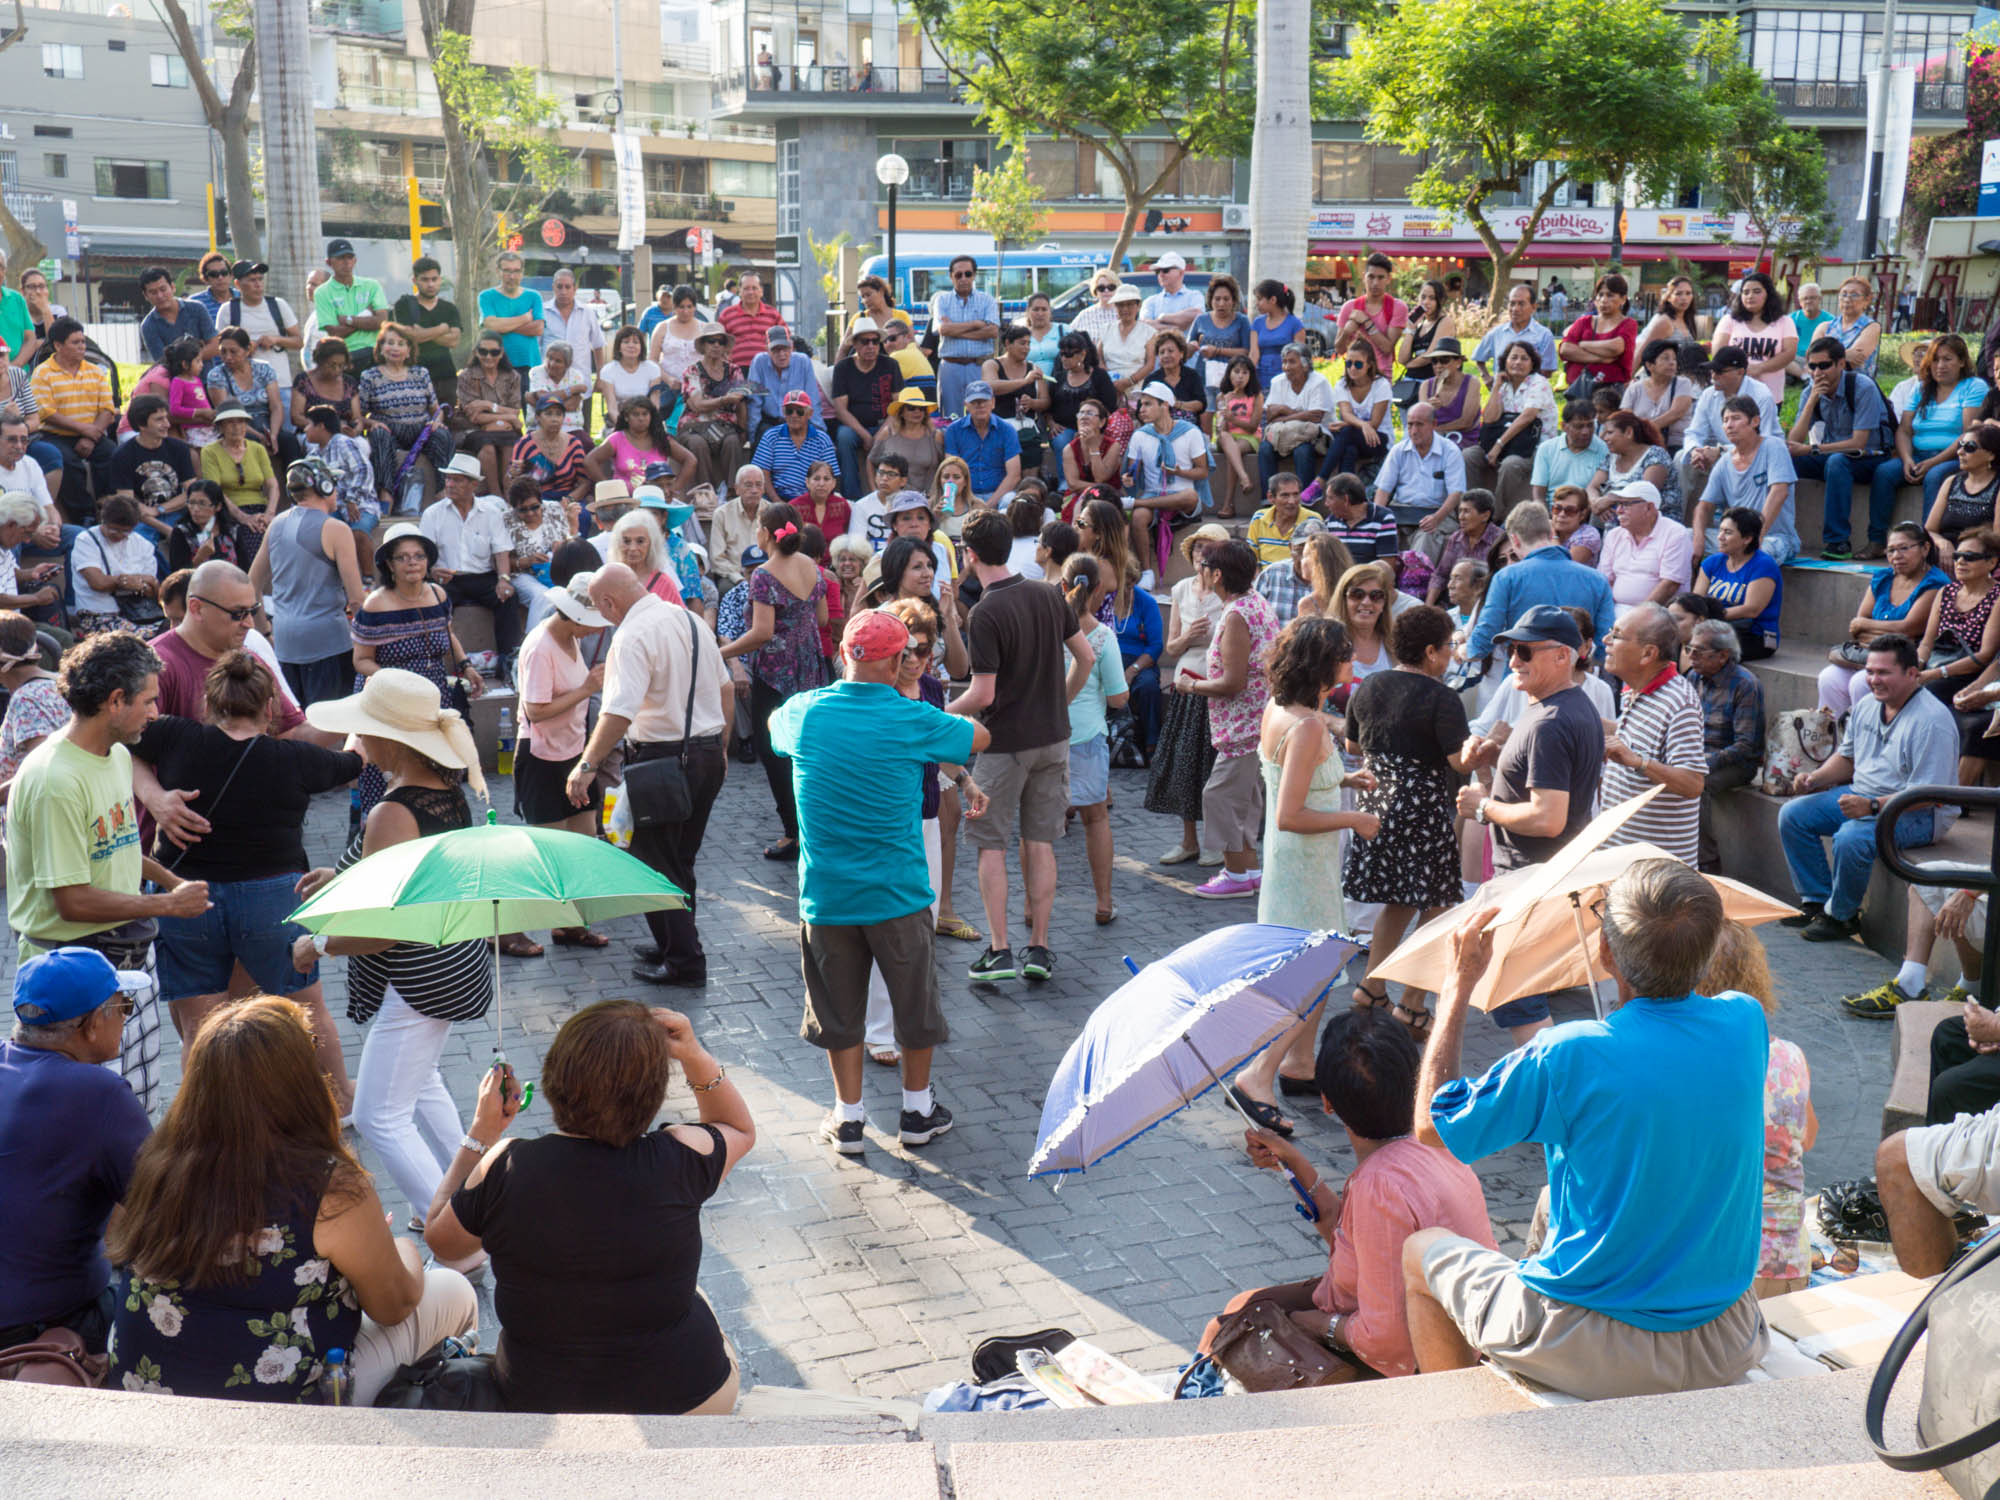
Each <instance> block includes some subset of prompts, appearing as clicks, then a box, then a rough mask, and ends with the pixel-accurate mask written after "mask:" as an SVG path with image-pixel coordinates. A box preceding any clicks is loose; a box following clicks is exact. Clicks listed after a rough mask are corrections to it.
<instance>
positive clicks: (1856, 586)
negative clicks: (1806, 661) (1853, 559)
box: [1778, 562, 1883, 656]
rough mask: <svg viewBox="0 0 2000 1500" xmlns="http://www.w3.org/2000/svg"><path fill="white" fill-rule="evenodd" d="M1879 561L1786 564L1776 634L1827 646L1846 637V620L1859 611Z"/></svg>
mask: <svg viewBox="0 0 2000 1500" xmlns="http://www.w3.org/2000/svg"><path fill="white" fill-rule="evenodd" d="M1882 566H1883V565H1882V564H1881V563H1820V562H1815V563H1788V564H1786V566H1785V577H1784V597H1783V598H1782V599H1781V600H1780V601H1779V609H1778V633H1779V636H1780V637H1781V638H1782V639H1784V640H1788V641H1792V642H1795V643H1797V644H1799V645H1814V644H1817V645H1818V647H1819V648H1820V654H1821V655H1822V656H1824V655H1825V650H1826V647H1828V646H1831V645H1833V644H1834V643H1835V642H1837V641H1844V640H1846V639H1847V622H1848V621H1849V620H1852V619H1853V618H1854V617H1855V616H1856V615H1858V614H1860V613H1861V607H1862V602H1863V601H1864V600H1865V599H1866V597H1867V594H1868V580H1869V578H1870V577H1872V576H1873V575H1874V573H1875V571H1876V569H1878V568H1880V567H1882Z"/></svg>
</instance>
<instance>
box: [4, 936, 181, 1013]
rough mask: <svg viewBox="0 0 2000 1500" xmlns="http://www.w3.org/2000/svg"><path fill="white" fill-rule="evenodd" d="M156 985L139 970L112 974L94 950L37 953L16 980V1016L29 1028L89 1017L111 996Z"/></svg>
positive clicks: (116, 971) (112, 971) (79, 949)
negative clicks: (79, 1017)
mask: <svg viewBox="0 0 2000 1500" xmlns="http://www.w3.org/2000/svg"><path fill="white" fill-rule="evenodd" d="M151 984H152V980H151V979H149V978H148V977H147V976H146V975H145V974H143V973H141V972H140V971H139V970H137V969H114V968H113V967H112V966H111V960H110V959H108V958H106V957H105V956H104V955H103V954H102V953H99V952H98V951H97V950H96V949H95V948H56V949H53V950H51V951H50V952H47V953H38V954H36V955H35V956H34V957H33V958H31V959H29V960H28V961H27V962H26V963H24V964H22V965H21V967H20V969H19V970H18V971H16V973H15V975H14V1014H15V1016H16V1017H18V1018H19V1019H20V1020H22V1021H25V1022H26V1023H27V1024H28V1025H30V1026H52V1025H54V1024H55V1023H56V1022H58V1021H74V1020H75V1019H76V1018H77V1017H78V1016H87V1015H89V1014H90V1013H91V1012H92V1011H94V1010H96V1009H97V1008H98V1007H99V1006H100V1005H102V1004H104V1002H105V1001H107V1000H109V999H110V998H111V997H112V996H113V995H115V994H117V993H119V991H121V990H122V991H124V992H125V993H126V994H128V995H136V994H140V993H142V992H144V991H145V989H146V988H147V987H148V986H149V985H151Z"/></svg>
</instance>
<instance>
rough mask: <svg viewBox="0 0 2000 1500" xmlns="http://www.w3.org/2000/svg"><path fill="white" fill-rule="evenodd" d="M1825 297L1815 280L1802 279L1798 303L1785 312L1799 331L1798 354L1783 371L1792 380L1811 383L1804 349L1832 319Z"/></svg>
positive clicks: (1810, 345) (1810, 344) (1808, 347)
mask: <svg viewBox="0 0 2000 1500" xmlns="http://www.w3.org/2000/svg"><path fill="white" fill-rule="evenodd" d="M1825 299H1826V294H1825V293H1823V292H1822V291H1820V289H1819V283H1818V282H1817V281H1802V282H1800V283H1799V305H1798V306H1797V307H1795V308H1793V309H1792V310H1791V312H1789V313H1787V314H1786V316H1787V317H1789V318H1790V319H1791V320H1792V327H1794V328H1796V329H1797V330H1798V331H1799V354H1798V358H1797V359H1794V360H1793V361H1792V362H1791V364H1790V366H1788V367H1787V368H1786V370H1785V373H1786V374H1787V375H1788V376H1790V377H1791V378H1792V379H1793V380H1798V381H1803V382H1805V383H1806V384H1808V385H1810V384H1811V383H1812V377H1811V376H1810V375H1808V374H1807V373H1806V365H1805V359H1806V350H1808V349H1810V348H1811V347H1812V341H1813V340H1814V339H1816V338H1818V337H1819V331H1820V329H1821V328H1822V327H1824V326H1825V325H1826V324H1828V323H1831V322H1832V321H1833V314H1832V313H1830V312H1828V311H1827V310H1826V305H1825Z"/></svg>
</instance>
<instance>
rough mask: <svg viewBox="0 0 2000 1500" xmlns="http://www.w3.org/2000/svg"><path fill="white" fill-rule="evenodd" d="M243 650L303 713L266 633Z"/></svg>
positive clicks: (253, 632) (255, 632) (251, 637)
mask: <svg viewBox="0 0 2000 1500" xmlns="http://www.w3.org/2000/svg"><path fill="white" fill-rule="evenodd" d="M265 300H266V301H267V302H268V301H269V300H270V299H269V298H268V297H267V298H266V299H265ZM243 649H244V650H245V651H248V652H249V653H250V654H251V655H252V656H254V657H256V658H257V660H259V661H261V662H262V663H263V664H264V665H265V666H267V667H269V668H270V669H271V681H273V682H275V683H276V684H277V685H278V697H279V698H280V699H282V700H283V702H284V705H285V707H287V708H289V709H292V710H293V711H295V712H298V713H303V712H304V711H305V710H303V709H302V708H300V707H299V700H298V699H297V698H296V697H294V696H293V695H292V686H291V684H290V683H288V682H286V681H285V670H284V668H283V667H281V666H279V665H278V652H277V648H276V647H274V646H273V645H272V644H271V643H270V641H269V640H267V639H266V638H265V636H264V632H263V631H261V630H259V629H257V627H256V626H254V625H253V626H251V627H250V633H249V634H248V635H246V636H245V637H244V638H243Z"/></svg>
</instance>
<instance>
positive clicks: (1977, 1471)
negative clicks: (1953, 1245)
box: [1863, 1235, 2000, 1500]
mask: <svg viewBox="0 0 2000 1500" xmlns="http://www.w3.org/2000/svg"><path fill="white" fill-rule="evenodd" d="M1996 1265H2000V1235H1989V1236H1988V1237H1987V1238H1986V1239H1985V1240H1984V1241H1983V1242H1982V1243H1980V1244H1979V1245H1977V1246H1975V1247H1974V1248H1973V1250H1972V1251H1971V1253H1969V1254H1968V1255H1966V1257H1965V1258H1964V1259H1963V1260H1961V1261H1959V1263H1958V1264H1957V1265H1955V1266H1953V1267H1952V1268H1951V1269H1950V1270H1949V1271H1947V1272H1945V1274H1944V1276H1943V1277H1942V1278H1941V1279H1940V1280H1939V1281H1938V1283H1937V1285H1936V1286H1934V1287H1932V1288H1931V1289H1930V1292H1929V1293H1928V1294H1927V1295H1926V1296H1925V1298H1924V1300H1923V1301H1922V1302H1920V1303H1918V1304H1917V1310H1916V1311H1915V1312H1913V1313H1911V1314H1910V1317H1909V1321H1907V1322H1906V1323H1904V1324H1903V1326H1902V1328H1901V1329H1900V1330H1899V1331H1898V1332H1897V1334H1896V1337H1895V1338H1894V1339H1893V1340H1891V1341H1890V1344H1889V1348H1888V1352H1887V1353H1885V1354H1884V1355H1883V1356H1882V1363H1881V1364H1880V1365H1878V1366H1876V1369H1875V1379H1874V1382H1873V1383H1872V1384H1871V1385H1870V1386H1869V1387H1868V1405H1867V1407H1866V1409H1865V1412H1864V1415H1863V1420H1864V1422H1865V1424H1866V1427H1867V1431H1868V1441H1869V1443H1870V1445H1871V1446H1872V1447H1873V1448H1874V1449H1875V1456H1876V1457H1877V1458H1879V1459H1881V1460H1882V1462H1883V1463H1885V1464H1887V1465H1888V1466H1889V1467H1890V1468H1892V1469H1897V1470H1900V1471H1902V1472H1904V1473H1915V1472H1920V1471H1923V1470H1929V1469H1936V1470H1940V1471H1941V1472H1942V1476H1943V1478H1944V1479H1945V1480H1946V1481H1947V1482H1948V1483H1949V1484H1950V1485H1951V1487H1952V1488H1953V1489H1955V1490H1957V1491H1958V1493H1959V1494H1961V1495H1963V1496H1965V1497H1966V1500H1977V1497H1979V1496H1987V1495H1992V1494H1994V1493H1995V1492H1996V1491H2000V1449H1996V1447H1995V1445H1996V1444H2000V1417H1996V1418H1992V1419H1990V1420H1987V1421H1983V1422H1982V1421H1980V1418H1981V1417H1982V1416H1984V1415H1985V1414H1986V1413H1987V1412H1990V1411H1992V1410H1994V1407H1995V1404H1996V1402H2000V1360H1996V1359H1995V1358H1994V1354H1995V1349H1994V1344H1993V1339H1992V1335H1991V1333H1990V1332H1989V1330H1990V1328H1991V1326H1992V1320H1991V1317H1990V1314H1989V1309H1990V1307H1991V1306H1992V1303H1993V1299H1994V1296H1995V1294H1996V1293H2000V1274H1996V1273H1995V1266H1996ZM1926 1330H1928V1331H1929V1334H1930V1341H1929V1344H1928V1346H1927V1348H1926V1350H1925V1354H1924V1384H1923V1391H1922V1394H1921V1395H1920V1397H1919V1398H1918V1402H1917V1441H1918V1442H1920V1443H1927V1444H1929V1445H1930V1446H1928V1447H1925V1448H1919V1449H1917V1450H1916V1451H1915V1452H1912V1453H1896V1452H1892V1451H1891V1450H1890V1449H1889V1447H1888V1445H1887V1443H1886V1442H1885V1441H1884V1438H1883V1432H1882V1426H1883V1416H1884V1415H1885V1413H1886V1412H1887V1411H1888V1407H1889V1395H1890V1392H1891V1391H1893V1390H1894V1389H1895V1386H1896V1377H1897V1376H1899V1375H1900V1374H1902V1372H1903V1365H1904V1364H1905V1362H1906V1361H1908V1359H1909V1357H1910V1351H1911V1350H1913V1349H1914V1348H1916V1346H1917V1340H1918V1339H1920V1338H1923V1337H1924V1334H1925V1331H1926ZM1947 1433H1955V1434H1958V1435H1957V1436H1946V1434H1947Z"/></svg>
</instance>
